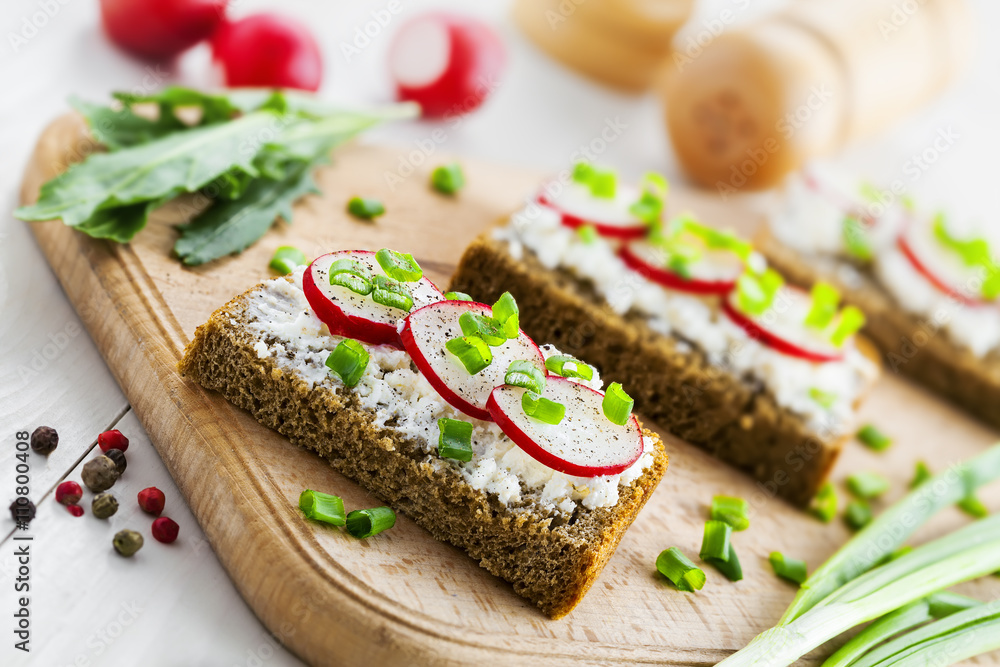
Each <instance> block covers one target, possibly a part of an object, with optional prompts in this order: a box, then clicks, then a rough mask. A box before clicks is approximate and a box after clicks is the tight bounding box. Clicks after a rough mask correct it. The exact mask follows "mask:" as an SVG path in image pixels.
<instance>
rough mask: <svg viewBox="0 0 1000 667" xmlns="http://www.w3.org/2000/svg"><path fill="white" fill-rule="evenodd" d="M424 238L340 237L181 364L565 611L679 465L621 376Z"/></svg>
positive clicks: (211, 332)
mask: <svg viewBox="0 0 1000 667" xmlns="http://www.w3.org/2000/svg"><path fill="white" fill-rule="evenodd" d="M518 321H519V320H518V306H517V304H516V303H515V301H514V299H513V298H511V296H510V294H503V295H498V299H497V302H496V303H495V304H494V305H493V306H492V307H491V306H489V305H486V304H482V303H475V302H473V301H471V300H467V297H465V296H464V295H461V294H452V293H449V294H448V295H447V296H446V295H444V294H442V293H441V292H440V291H439V290H438V288H437V287H436V286H435V285H434V284H433V283H431V281H430V280H428V279H427V278H426V277H424V276H423V275H422V271H421V269H420V267H419V266H418V265H417V263H416V262H415V261H414V260H413V258H412V257H411V256H410V255H403V254H400V253H396V252H393V251H391V250H387V249H383V250H380V251H378V253H375V252H368V251H341V252H333V253H330V254H327V255H323V256H322V257H320V258H318V259H316V260H315V261H314V262H313V263H312V264H311V265H310V266H309V267H305V268H303V267H300V268H299V269H297V270H296V271H295V272H293V273H292V274H291V275H290V276H289V277H285V278H277V279H273V280H269V281H267V282H264V283H262V284H260V285H257V286H256V287H254V288H252V289H250V290H249V291H247V292H245V293H244V294H242V295H240V296H238V297H236V298H235V299H233V300H232V301H230V302H229V303H228V304H226V305H225V306H223V307H222V308H221V309H219V310H218V311H217V312H216V313H214V314H213V315H212V317H211V319H210V320H209V321H208V322H207V323H206V324H204V325H203V326H201V327H199V328H198V330H197V332H196V333H195V336H194V340H193V341H192V342H191V344H190V345H189V346H188V348H187V350H186V352H185V355H184V359H183V360H182V362H181V364H180V369H181V371H182V372H183V373H184V374H185V375H186V376H188V377H190V378H192V379H193V380H195V381H197V382H199V383H200V384H202V385H203V386H205V387H207V388H209V389H214V390H218V391H220V392H221V393H222V394H223V395H224V396H225V397H226V398H227V399H229V400H230V401H231V402H233V403H234V404H236V405H238V406H240V407H242V408H245V409H247V410H249V411H250V412H251V413H252V414H253V416H254V417H256V418H257V419H258V420H259V421H260V422H261V423H263V424H265V425H267V426H269V427H271V428H273V429H275V430H277V431H279V432H280V433H282V434H284V435H286V436H287V437H288V438H289V439H290V440H291V441H292V442H293V443H295V444H298V445H302V446H304V447H306V448H308V449H311V450H313V451H315V452H316V453H318V454H320V455H321V456H323V457H325V458H327V459H328V460H329V461H330V462H331V464H332V465H333V466H334V467H335V468H336V469H337V470H339V471H341V472H342V473H344V474H345V475H347V476H348V477H351V478H352V479H355V480H357V481H358V482H359V483H360V484H362V485H363V486H364V487H365V488H367V489H368V490H369V491H371V492H372V493H374V494H376V495H378V496H380V497H381V498H382V499H384V500H385V501H387V502H388V503H390V504H391V505H392V506H393V507H394V508H396V509H398V510H400V511H402V512H404V513H405V514H406V515H408V516H409V517H410V518H411V519H413V520H414V521H415V522H416V523H417V524H419V525H420V526H422V527H423V528H425V529H426V530H427V531H429V532H430V533H431V534H432V535H433V536H434V537H436V538H437V539H440V540H444V541H446V542H450V543H452V544H454V545H456V546H458V547H461V548H462V549H465V550H466V551H467V552H468V553H469V555H470V556H472V557H473V558H475V559H476V560H478V561H479V562H480V564H481V565H482V566H483V567H484V568H486V569H487V570H489V571H490V572H492V573H493V574H495V575H498V576H500V577H502V578H504V579H506V580H507V581H510V582H511V583H512V584H513V585H514V589H515V591H516V592H517V593H519V594H520V595H522V596H524V597H526V598H528V599H529V600H531V601H532V602H534V603H535V604H537V605H538V607H540V608H541V609H542V610H543V611H544V612H545V613H546V614H548V615H550V616H551V617H553V618H558V617H560V616H562V615H564V614H566V613H568V612H569V611H570V610H571V609H572V608H573V606H574V605H576V604H577V603H578V602H579V601H580V599H581V598H582V597H583V595H584V593H585V592H586V591H587V589H588V588H589V587H590V585H591V584H592V583H593V581H594V580H595V579H596V577H597V575H598V574H599V573H600V571H601V569H602V568H603V566H604V564H605V563H606V562H607V560H608V558H609V557H610V556H611V554H612V553H613V552H614V550H615V548H616V547H617V545H618V543H619V541H620V540H621V537H622V535H623V534H624V532H625V530H626V529H627V528H628V526H629V525H630V524H631V523H632V521H633V520H634V519H635V517H636V514H637V513H638V512H639V510H640V509H641V508H642V506H643V505H644V504H645V502H646V501H647V499H648V498H649V496H650V494H651V493H652V491H653V489H654V488H655V487H656V484H657V483H658V482H659V480H660V478H661V477H662V476H663V473H664V472H665V470H666V467H667V457H666V454H665V452H664V449H663V444H662V442H661V441H660V439H659V438H658V437H657V436H656V435H655V434H654V433H653V432H651V431H649V430H645V429H643V428H642V426H641V425H640V424H639V422H638V420H637V419H636V417H635V416H634V415H633V414H632V401H631V399H630V398H629V397H628V396H627V394H625V392H623V391H622V389H621V387H620V386H617V385H612V386H611V387H609V389H608V391H607V393H605V392H603V391H601V389H602V387H603V385H602V382H601V378H600V376H599V374H598V373H597V371H596V370H595V369H593V368H592V367H590V366H588V365H586V364H584V363H582V362H578V361H577V360H575V359H573V358H571V357H568V356H566V355H563V354H562V353H560V352H559V350H557V349H555V348H554V347H551V346H542V347H539V346H538V345H536V344H535V342H534V341H533V340H532V339H531V338H530V337H529V336H528V335H527V334H525V333H524V332H523V331H522V330H521V329H520V327H519V324H518Z"/></svg>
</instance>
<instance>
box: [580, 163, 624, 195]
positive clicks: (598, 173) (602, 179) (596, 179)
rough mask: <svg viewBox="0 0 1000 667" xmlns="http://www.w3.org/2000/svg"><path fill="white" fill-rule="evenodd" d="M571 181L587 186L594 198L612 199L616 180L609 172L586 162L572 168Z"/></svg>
mask: <svg viewBox="0 0 1000 667" xmlns="http://www.w3.org/2000/svg"><path fill="white" fill-rule="evenodd" d="M573 180H574V181H576V182H577V183H579V184H580V185H585V186H587V188H589V189H590V194H592V195H593V196H594V197H598V198H600V199H614V196H615V191H616V189H617V180H618V179H617V177H616V176H615V172H613V171H611V170H606V169H598V168H596V167H594V166H592V165H590V164H587V163H586V162H577V163H576V165H574V167H573Z"/></svg>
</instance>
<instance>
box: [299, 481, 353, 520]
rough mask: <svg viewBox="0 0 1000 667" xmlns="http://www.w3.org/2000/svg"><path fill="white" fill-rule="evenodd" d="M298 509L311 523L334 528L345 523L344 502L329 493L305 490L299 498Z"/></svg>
mask: <svg viewBox="0 0 1000 667" xmlns="http://www.w3.org/2000/svg"><path fill="white" fill-rule="evenodd" d="M299 509H300V510H302V513H303V514H305V515H306V518H307V519H312V520H313V521H322V522H323V523H329V524H333V525H334V526H343V525H344V524H345V523H346V522H347V516H346V514H345V513H344V501H343V500H341V499H340V498H339V497H338V496H331V495H330V494H329V493H320V492H319V491H313V490H312V489H306V490H305V491H303V492H302V495H300V496H299Z"/></svg>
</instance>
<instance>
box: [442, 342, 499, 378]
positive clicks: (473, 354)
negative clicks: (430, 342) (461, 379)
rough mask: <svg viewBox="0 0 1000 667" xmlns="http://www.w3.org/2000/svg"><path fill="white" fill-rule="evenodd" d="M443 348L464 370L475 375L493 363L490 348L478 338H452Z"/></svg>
mask: <svg viewBox="0 0 1000 667" xmlns="http://www.w3.org/2000/svg"><path fill="white" fill-rule="evenodd" d="M444 346H445V348H446V349H447V350H448V351H449V352H451V353H452V354H454V355H455V356H456V357H458V360H459V361H461V362H462V365H463V366H465V370H467V371H469V373H471V374H472V375H475V374H476V373H478V372H479V371H481V370H483V369H484V368H486V367H487V366H489V365H490V364H491V363H492V362H493V353H492V352H490V346H489V345H487V344H486V341H484V340H483V339H482V338H480V337H478V336H462V337H460V338H452V339H451V340H449V341H448V342H447V343H445V344H444Z"/></svg>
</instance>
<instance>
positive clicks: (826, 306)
mask: <svg viewBox="0 0 1000 667" xmlns="http://www.w3.org/2000/svg"><path fill="white" fill-rule="evenodd" d="M811 294H812V307H811V308H810V309H809V313H808V314H807V315H806V319H805V324H806V326H807V327H812V328H814V329H825V328H826V327H828V326H829V325H830V323H831V322H833V318H834V317H835V316H836V314H837V304H838V303H839V302H840V292H839V291H837V288H836V287H834V286H833V285H831V284H830V283H826V282H823V281H820V282H818V283H816V284H815V285H813V288H812V293H811Z"/></svg>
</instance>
